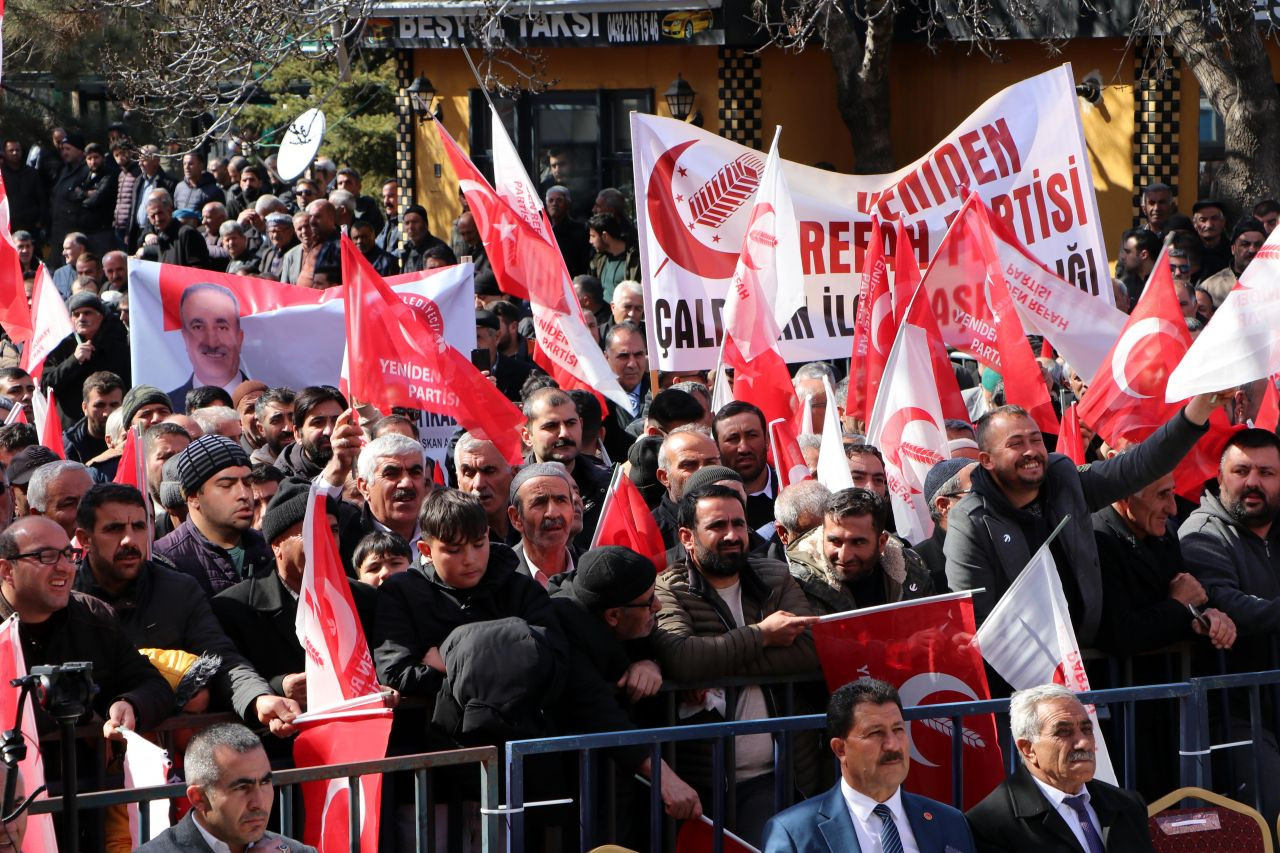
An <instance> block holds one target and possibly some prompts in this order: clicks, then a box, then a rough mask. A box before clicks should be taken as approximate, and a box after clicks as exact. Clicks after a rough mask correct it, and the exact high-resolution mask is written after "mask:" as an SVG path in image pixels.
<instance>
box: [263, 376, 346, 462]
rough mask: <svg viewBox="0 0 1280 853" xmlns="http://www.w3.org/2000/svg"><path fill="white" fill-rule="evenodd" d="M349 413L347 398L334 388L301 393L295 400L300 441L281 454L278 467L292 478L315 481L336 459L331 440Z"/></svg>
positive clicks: (297, 437)
mask: <svg viewBox="0 0 1280 853" xmlns="http://www.w3.org/2000/svg"><path fill="white" fill-rule="evenodd" d="M346 409H347V398H346V397H344V396H342V393H341V392H339V391H338V389H337V388H334V387H332V386H329V385H313V386H310V387H307V388H303V389H302V390H301V391H299V392H298V396H296V397H295V398H294V400H293V423H294V429H295V430H296V432H295V437H296V439H297V440H296V441H294V442H293V443H292V444H289V445H287V446H285V447H284V449H283V450H281V452H280V455H279V457H277V459H276V461H275V466H276V467H277V468H279V469H280V470H281V471H283V472H284V473H285V474H287V475H288V476H291V477H301V478H302V479H304V480H314V479H315V478H316V477H317V476H318V475H319V474H320V472H321V471H323V470H324V467H325V466H326V465H328V464H329V460H330V459H332V458H333V444H332V440H331V439H332V436H333V433H334V430H335V429H336V428H337V426H338V416H339V415H341V414H342V413H343V412H344V411H346ZM258 417H259V418H261V417H262V414H261V413H259V415H258Z"/></svg>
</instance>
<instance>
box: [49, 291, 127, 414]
mask: <svg viewBox="0 0 1280 853" xmlns="http://www.w3.org/2000/svg"><path fill="white" fill-rule="evenodd" d="M67 309H68V310H69V311H70V312H71V329H72V332H71V334H69V335H67V336H66V338H64V339H63V341H62V343H60V344H58V345H57V346H56V347H54V350H53V352H51V353H50V354H49V357H48V358H47V359H45V366H44V379H43V380H42V381H41V383H40V384H41V386H42V387H43V388H44V390H45V391H48V390H49V389H51V388H52V389H53V392H54V401H55V402H56V403H57V406H58V415H59V417H61V418H62V423H64V424H66V425H68V426H69V425H71V424H74V423H75V422H76V421H77V420H79V419H80V415H81V408H82V404H83V403H84V383H85V380H86V379H88V378H89V377H90V376H91V375H92V374H94V373H97V372H99V371H102V370H105V371H109V372H111V373H114V374H115V375H116V376H119V377H120V378H121V379H123V380H124V382H125V384H129V383H130V381H131V377H132V376H133V374H132V372H131V370H132V369H131V365H130V362H129V332H128V330H126V329H125V327H124V324H123V323H121V322H120V321H119V320H118V319H116V316H115V315H114V314H112V313H111V312H109V311H107V306H106V305H105V304H103V302H102V300H101V299H99V298H98V297H97V295H96V294H93V293H90V292H88V291H81V292H80V293H77V294H76V295H75V296H72V297H71V299H70V300H68V302H67Z"/></svg>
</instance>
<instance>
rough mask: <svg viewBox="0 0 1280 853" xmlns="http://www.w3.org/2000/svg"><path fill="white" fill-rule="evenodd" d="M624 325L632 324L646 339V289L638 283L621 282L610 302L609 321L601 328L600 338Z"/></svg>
mask: <svg viewBox="0 0 1280 853" xmlns="http://www.w3.org/2000/svg"><path fill="white" fill-rule="evenodd" d="M622 323H631V324H632V325H634V326H635V327H636V328H638V329H639V330H640V336H641V337H644V289H643V288H642V287H641V286H640V282H638V281H620V282H618V286H617V287H616V288H615V289H614V291H613V295H612V297H611V298H610V300H609V319H608V320H607V321H606V322H605V324H604V325H603V326H601V327H600V337H601V339H603V338H605V337H606V336H607V335H608V334H609V330H610V329H612V328H613V327H614V326H617V325H620V324H622Z"/></svg>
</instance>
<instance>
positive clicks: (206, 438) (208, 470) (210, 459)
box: [178, 435, 249, 498]
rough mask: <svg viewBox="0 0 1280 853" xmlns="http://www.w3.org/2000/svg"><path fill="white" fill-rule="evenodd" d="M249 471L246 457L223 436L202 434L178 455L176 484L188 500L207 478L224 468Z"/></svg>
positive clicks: (241, 449) (241, 448) (234, 443)
mask: <svg viewBox="0 0 1280 853" xmlns="http://www.w3.org/2000/svg"><path fill="white" fill-rule="evenodd" d="M235 467H241V468H248V467H249V455H248V454H247V453H245V452H244V448H243V447H241V446H240V445H239V444H237V443H236V442H234V441H232V440H231V439H229V438H227V437H226V436H225V435H202V436H200V437H199V438H197V439H196V440H195V441H193V442H191V443H190V444H188V445H187V447H186V449H185V450H183V451H182V452H181V453H179V454H178V482H180V483H182V494H183V495H184V496H186V497H188V498H189V497H191V496H192V495H194V494H195V493H196V492H198V491H200V487H201V486H203V485H204V484H205V483H206V482H207V481H208V480H209V478H211V477H212V476H213V475H215V474H217V473H218V472H219V471H223V470H225V469H227V468H235Z"/></svg>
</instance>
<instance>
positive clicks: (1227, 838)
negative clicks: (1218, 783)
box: [1147, 788, 1273, 853]
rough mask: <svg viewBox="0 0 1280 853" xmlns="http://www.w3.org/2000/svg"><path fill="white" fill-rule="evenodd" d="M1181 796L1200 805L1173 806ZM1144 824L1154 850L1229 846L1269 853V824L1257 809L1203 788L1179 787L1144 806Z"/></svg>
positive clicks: (1243, 852) (1173, 852)
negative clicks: (1196, 806)
mask: <svg viewBox="0 0 1280 853" xmlns="http://www.w3.org/2000/svg"><path fill="white" fill-rule="evenodd" d="M1184 799H1194V800H1200V801H1202V802H1204V803H1206V806H1204V807H1201V808H1189V809H1174V808H1170V806H1172V805H1174V804H1175V803H1178V802H1180V801H1181V800H1184ZM1147 826H1148V828H1149V829H1150V831H1151V842H1152V844H1153V845H1154V846H1155V849H1156V853H1183V851H1188V853H1190V851H1197V853H1198V851H1210V850H1230V851H1233V852H1234V853H1272V851H1273V848H1272V844H1271V828H1270V827H1269V826H1267V822H1266V821H1265V820H1263V818H1262V815H1260V814H1258V812H1257V810H1255V809H1253V808H1250V807H1249V806H1246V805H1245V804H1243V803H1238V802H1236V801H1235V800H1232V799H1229V798H1227V797H1224V796H1222V795H1221V794H1215V793H1213V792H1212V791H1206V790H1205V789H1203V788H1179V789H1178V790H1176V791H1173V792H1172V793H1169V794H1165V795H1164V796H1163V797H1161V798H1160V799H1158V800H1156V801H1155V802H1153V803H1151V805H1149V806H1147Z"/></svg>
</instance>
